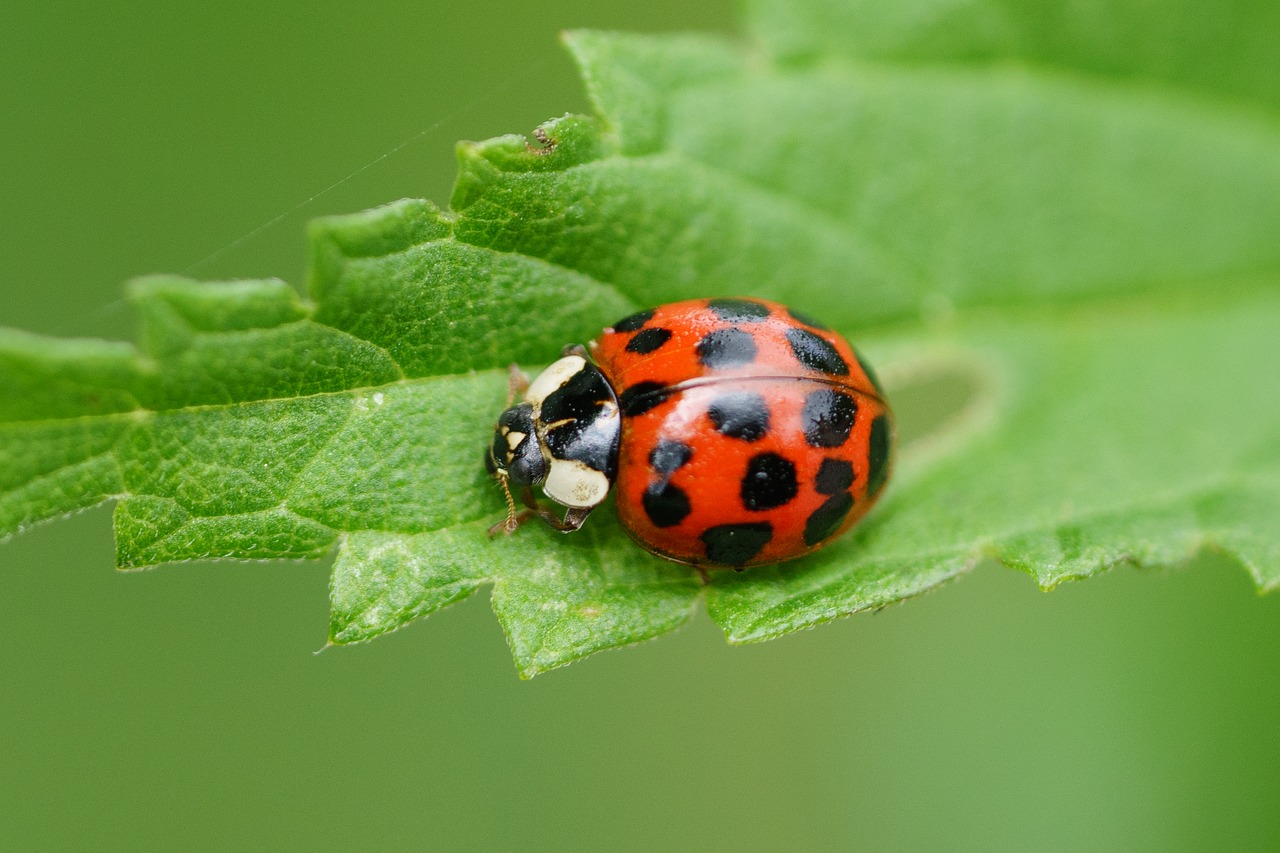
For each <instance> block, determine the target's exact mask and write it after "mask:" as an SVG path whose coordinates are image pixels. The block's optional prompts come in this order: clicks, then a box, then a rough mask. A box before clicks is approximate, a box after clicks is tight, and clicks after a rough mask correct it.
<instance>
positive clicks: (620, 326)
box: [610, 310, 653, 332]
mask: <svg viewBox="0 0 1280 853" xmlns="http://www.w3.org/2000/svg"><path fill="white" fill-rule="evenodd" d="M652 319H653V311H652V310H649V311H637V312H636V313H634V314H630V315H628V316H626V317H623V318H622V319H621V320H619V321H618V322H616V323H614V324H613V325H612V326H610V328H611V329H613V330H614V331H615V332H636V331H639V330H640V328H641V327H642V326H644V324H645V323H647V322H649V321H650V320H652Z"/></svg>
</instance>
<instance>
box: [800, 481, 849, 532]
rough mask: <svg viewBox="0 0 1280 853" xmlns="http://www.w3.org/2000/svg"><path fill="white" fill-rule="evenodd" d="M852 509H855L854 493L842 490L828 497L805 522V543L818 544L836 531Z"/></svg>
mask: <svg viewBox="0 0 1280 853" xmlns="http://www.w3.org/2000/svg"><path fill="white" fill-rule="evenodd" d="M851 509H853V495H851V494H849V493H848V492H841V493H840V494H838V495H833V496H831V497H829V498H827V500H826V501H825V502H824V503H823V504H822V506H820V507H818V508H817V509H815V510H814V511H813V514H812V515H810V516H809V520H808V521H806V522H805V523H804V544H806V545H817V544H818V543H819V542H821V541H822V540H824V539H826V538H827V537H829V536H830V535H831V534H832V533H835V532H836V529H837V528H839V527H840V523H841V522H843V521H844V517H845V516H846V515H848V514H849V510H851Z"/></svg>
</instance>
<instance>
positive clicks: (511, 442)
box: [484, 403, 547, 486]
mask: <svg viewBox="0 0 1280 853" xmlns="http://www.w3.org/2000/svg"><path fill="white" fill-rule="evenodd" d="M484 461H485V467H487V468H488V469H489V473H490V474H493V475H495V476H497V477H500V478H502V479H504V480H510V481H511V482H513V483H515V484H517V485H520V486H532V485H537V484H538V483H541V482H542V481H543V480H545V479H546V478H547V460H546V457H545V456H543V455H542V445H541V444H540V443H539V442H538V433H537V430H536V429H534V423H533V406H532V405H531V404H529V403H521V404H519V405H518V406H512V407H511V408H509V409H507V410H506V411H505V412H503V413H502V417H500V418H498V425H497V427H495V428H494V431H493V444H491V445H490V446H489V450H488V452H486V453H485V459H484Z"/></svg>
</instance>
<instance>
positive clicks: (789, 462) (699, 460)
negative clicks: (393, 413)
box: [486, 299, 894, 568]
mask: <svg viewBox="0 0 1280 853" xmlns="http://www.w3.org/2000/svg"><path fill="white" fill-rule="evenodd" d="M520 391H523V392H524V401H523V402H521V403H519V404H517V405H514V406H511V407H510V408H508V409H507V410H506V411H505V412H503V413H502V417H501V418H499V420H498V425H497V428H496V431H495V433H494V439H493V444H492V446H491V447H490V449H489V451H488V453H487V454H486V463H487V465H488V468H489V471H490V472H491V473H492V474H493V475H494V476H496V477H497V478H498V480H499V482H500V483H501V485H502V487H503V489H504V490H505V491H506V494H507V501H508V505H509V507H510V512H509V513H508V516H507V519H506V520H505V521H503V522H500V523H498V524H496V525H494V526H493V528H491V529H490V535H495V534H497V533H499V532H506V533H511V532H513V531H515V530H516V528H517V527H518V526H519V525H520V524H521V523H522V522H523V521H525V520H527V519H529V518H532V517H533V516H535V515H537V516H540V517H541V518H543V519H544V520H546V521H547V523H548V524H550V525H551V526H552V527H554V528H556V529H557V530H562V531H565V532H568V531H571V530H577V529H578V528H579V527H581V526H582V523H583V521H584V520H585V519H586V517H587V515H588V514H589V513H590V512H591V510H593V509H595V507H597V506H599V505H600V504H601V503H602V502H603V501H604V500H605V498H606V497H607V496H608V494H609V492H610V490H611V489H614V488H616V491H617V505H618V516H619V518H620V519H621V521H622V525H623V527H625V528H626V530H627V532H628V533H630V534H631V536H632V537H633V538H634V539H635V540H636V541H637V542H638V543H640V545H642V546H643V547H644V548H645V549H647V550H649V551H652V552H653V553H655V554H657V555H659V556H661V557H665V558H667V559H669V560H675V561H677V562H680V563H688V564H691V565H695V566H731V567H734V568H743V567H745V566H753V565H759V564H762V563H776V562H779V561H781V560H790V559H792V558H794V557H799V556H802V555H804V554H807V553H809V552H811V551H814V550H817V549H818V548H821V547H822V546H823V545H825V544H827V543H828V542H830V541H831V540H833V539H835V538H836V537H837V536H839V535H840V534H841V533H843V532H844V531H846V530H848V529H849V528H850V527H852V526H853V524H854V522H855V521H857V520H858V519H859V518H861V517H862V515H864V514H865V513H866V511H867V510H868V509H870V508H871V505H872V504H873V503H875V500H876V498H877V497H878V496H879V494H880V492H881V490H882V489H883V488H884V485H885V481H886V480H887V478H888V475H889V467H890V457H891V455H892V448H893V435H894V430H893V419H892V415H891V413H890V411H889V406H888V404H887V403H886V402H885V399H884V394H883V392H882V391H881V389H880V386H879V384H878V383H877V382H876V379H875V376H874V375H873V374H872V372H871V369H870V368H869V367H867V365H866V364H865V363H864V362H863V361H862V360H861V359H860V358H859V357H858V354H857V353H856V352H855V351H854V349H853V347H851V346H849V343H848V342H847V341H846V340H845V339H844V338H843V337H841V336H840V335H838V334H836V333H835V332H833V331H831V330H830V329H829V328H827V327H826V326H823V325H822V324H820V323H818V322H817V321H815V320H813V319H812V318H810V317H808V316H806V315H804V314H801V313H799V312H797V311H792V310H791V309H789V308H786V307H784V306H782V305H779V304H777V303H775V302H766V301H764V300H761V299H696V300H690V301H688V302H676V303H672V304H669V305H663V306H661V307H659V308H654V309H652V310H650V311H642V312H640V313H638V314H632V315H631V316H630V317H626V318H624V319H622V320H619V321H618V322H617V323H614V324H613V326H611V327H609V328H607V329H605V330H604V331H603V332H602V333H601V335H600V337H598V338H596V339H595V340H594V341H592V342H591V344H590V346H589V351H588V350H586V349H583V348H582V347H580V346H578V347H569V348H567V349H566V350H565V352H564V355H563V357H562V358H561V359H560V360H559V361H557V362H555V363H554V364H552V365H551V366H550V367H548V368H547V369H546V370H544V371H543V372H542V373H541V374H539V375H538V377H537V378H536V379H534V380H533V382H532V383H528V382H527V381H526V380H525V379H524V376H523V374H521V373H520V372H519V370H518V369H517V368H515V367H513V368H512V396H513V397H514V396H515V394H517V393H518V392H520ZM509 484H514V485H516V486H517V487H519V493H520V496H521V499H522V501H523V502H524V504H525V505H526V507H528V508H527V509H526V510H524V511H522V512H517V511H516V508H515V502H514V500H513V499H512V498H511V491H510V488H509ZM534 485H539V486H541V487H542V490H543V492H544V493H545V494H546V496H547V497H548V498H550V499H551V500H553V501H555V502H556V503H558V504H561V505H563V506H564V507H566V508H567V509H566V511H565V514H564V517H563V519H562V518H560V517H559V516H557V515H556V514H555V513H554V512H552V511H551V510H550V509H547V508H545V507H540V506H539V505H538V504H537V501H536V500H535V499H534V496H533V491H532V488H531V487H532V486H534Z"/></svg>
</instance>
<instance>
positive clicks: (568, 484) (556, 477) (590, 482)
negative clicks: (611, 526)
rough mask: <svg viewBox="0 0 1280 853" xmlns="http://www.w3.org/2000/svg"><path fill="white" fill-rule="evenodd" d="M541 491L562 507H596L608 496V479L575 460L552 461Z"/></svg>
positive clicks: (599, 472) (601, 473)
mask: <svg viewBox="0 0 1280 853" xmlns="http://www.w3.org/2000/svg"><path fill="white" fill-rule="evenodd" d="M542 490H543V491H544V492H546V494H547V497H549V498H551V499H552V500H553V501H555V502H556V503H558V504H563V505H564V506H570V507H591V506H597V505H598V504H600V503H601V502H602V501H603V500H604V499H605V498H606V497H607V496H608V494H609V478H608V477H606V476H605V475H604V473H603V472H601V471H597V470H596V469H594V468H590V467H588V466H586V465H584V464H582V463H581V462H579V461H577V460H576V459H552V460H551V470H550V471H549V472H548V473H547V480H546V482H545V483H543V484H542Z"/></svg>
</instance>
